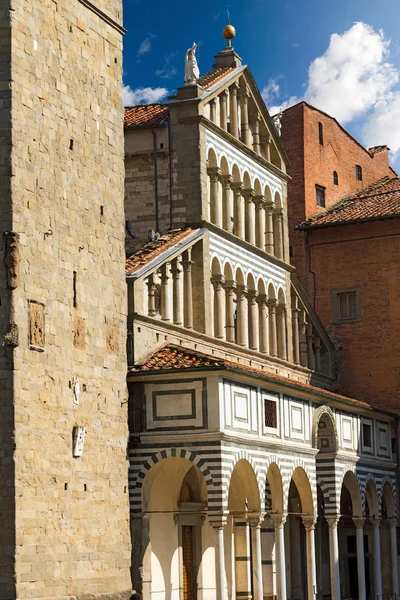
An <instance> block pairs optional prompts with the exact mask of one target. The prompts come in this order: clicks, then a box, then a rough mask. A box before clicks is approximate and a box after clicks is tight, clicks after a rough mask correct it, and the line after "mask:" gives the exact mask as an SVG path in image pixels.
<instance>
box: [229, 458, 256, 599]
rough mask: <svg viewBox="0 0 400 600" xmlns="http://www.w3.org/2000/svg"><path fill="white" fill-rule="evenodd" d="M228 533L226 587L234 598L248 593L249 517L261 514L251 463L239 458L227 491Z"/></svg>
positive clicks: (250, 565)
mask: <svg viewBox="0 0 400 600" xmlns="http://www.w3.org/2000/svg"><path fill="white" fill-rule="evenodd" d="M228 507H229V513H230V514H229V519H228V524H227V529H228V532H227V533H228V535H229V536H230V539H231V540H232V543H231V545H230V549H229V555H228V557H227V560H226V565H227V580H228V589H231V590H235V592H236V597H238V598H240V597H245V596H246V593H247V594H249V592H250V595H252V594H251V591H252V587H253V578H252V573H253V544H252V541H253V540H252V532H251V528H250V523H249V518H251V515H260V513H261V498H260V492H259V488H258V483H257V478H256V475H255V473H254V470H253V468H252V466H251V464H250V463H249V462H248V461H247V460H245V459H241V460H239V461H238V462H237V463H236V465H235V468H234V469H233V472H232V476H231V480H230V484H229V493H228Z"/></svg>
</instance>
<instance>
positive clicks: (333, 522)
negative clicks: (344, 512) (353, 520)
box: [325, 515, 340, 529]
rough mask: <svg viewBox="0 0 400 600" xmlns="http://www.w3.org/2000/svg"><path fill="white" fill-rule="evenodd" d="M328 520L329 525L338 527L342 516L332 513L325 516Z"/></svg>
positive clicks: (334, 527) (332, 527) (333, 527)
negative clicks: (329, 515)
mask: <svg viewBox="0 0 400 600" xmlns="http://www.w3.org/2000/svg"><path fill="white" fill-rule="evenodd" d="M325 519H326V522H327V523H328V527H330V528H331V529H336V528H337V526H338V523H339V519H340V516H338V515H332V516H331V517H325Z"/></svg>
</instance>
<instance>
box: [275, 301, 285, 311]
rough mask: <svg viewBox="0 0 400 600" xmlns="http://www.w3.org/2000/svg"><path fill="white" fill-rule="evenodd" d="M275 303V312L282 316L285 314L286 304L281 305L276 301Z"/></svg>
mask: <svg viewBox="0 0 400 600" xmlns="http://www.w3.org/2000/svg"><path fill="white" fill-rule="evenodd" d="M277 302H278V304H277V306H276V312H277V313H278V314H279V315H282V314H283V313H285V312H286V304H281V303H280V302H279V300H278V301H277Z"/></svg>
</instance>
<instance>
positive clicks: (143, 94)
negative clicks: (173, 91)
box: [122, 85, 169, 106]
mask: <svg viewBox="0 0 400 600" xmlns="http://www.w3.org/2000/svg"><path fill="white" fill-rule="evenodd" d="M168 94H169V91H168V90H167V89H166V88H164V87H157V88H150V87H146V88H136V89H134V90H133V89H132V88H131V87H130V86H129V85H124V87H123V88H122V101H123V103H124V106H135V105H136V104H152V103H153V102H160V101H161V100H163V99H164V98H165V97H166V96H167V95H168Z"/></svg>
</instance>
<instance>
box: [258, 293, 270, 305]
mask: <svg viewBox="0 0 400 600" xmlns="http://www.w3.org/2000/svg"><path fill="white" fill-rule="evenodd" d="M257 302H258V304H260V305H264V306H266V305H267V304H268V296H267V294H258V296H257Z"/></svg>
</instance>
